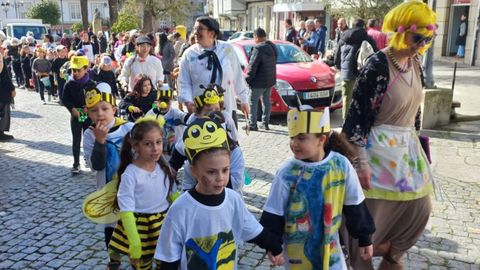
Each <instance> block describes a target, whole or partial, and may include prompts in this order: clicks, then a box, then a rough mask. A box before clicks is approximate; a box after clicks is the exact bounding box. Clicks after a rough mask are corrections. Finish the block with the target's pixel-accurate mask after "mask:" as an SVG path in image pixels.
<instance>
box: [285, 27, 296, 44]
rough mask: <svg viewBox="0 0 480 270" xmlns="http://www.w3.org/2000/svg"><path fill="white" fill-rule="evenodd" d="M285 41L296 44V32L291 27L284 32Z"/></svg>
mask: <svg viewBox="0 0 480 270" xmlns="http://www.w3.org/2000/svg"><path fill="white" fill-rule="evenodd" d="M285 40H286V41H290V42H292V43H295V44H297V31H296V30H295V28H293V27H291V28H290V29H288V30H286V32H285Z"/></svg>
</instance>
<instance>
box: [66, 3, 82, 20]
mask: <svg viewBox="0 0 480 270" xmlns="http://www.w3.org/2000/svg"><path fill="white" fill-rule="evenodd" d="M69 9H70V19H71V20H72V21H73V20H81V19H82V12H81V10H80V4H70V8H69Z"/></svg>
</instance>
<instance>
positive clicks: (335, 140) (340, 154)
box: [260, 107, 375, 269]
mask: <svg viewBox="0 0 480 270" xmlns="http://www.w3.org/2000/svg"><path fill="white" fill-rule="evenodd" d="M287 123H288V135H289V137H290V149H291V150H292V152H293V155H294V157H293V158H291V159H289V160H287V161H285V162H284V163H283V164H282V165H281V167H280V169H278V171H277V173H276V175H275V179H274V181H273V183H272V187H271V190H270V194H269V196H268V199H267V201H266V203H265V206H264V208H263V214H262V217H261V219H260V223H261V224H262V225H263V226H264V227H265V228H268V229H269V230H270V231H272V232H275V233H276V235H277V237H280V238H281V239H283V241H284V253H283V254H284V255H286V256H287V257H288V260H287V266H286V268H285V269H290V267H293V266H290V265H288V264H290V263H293V262H295V267H296V269H348V268H347V265H346V262H345V258H344V255H343V252H342V248H341V244H340V236H339V229H340V225H341V223H342V217H343V216H345V217H346V227H347V229H348V231H349V233H350V235H351V236H352V237H354V238H356V239H359V246H360V249H359V250H360V255H361V256H362V258H363V259H364V260H367V259H369V258H370V257H371V256H372V254H373V248H372V242H371V240H370V236H371V234H372V233H373V232H374V231H375V226H374V223H373V220H372V217H371V216H370V213H369V212H368V209H367V207H366V205H365V202H364V201H365V196H364V195H363V192H362V187H361V186H360V182H359V181H358V176H357V174H356V172H355V169H354V168H353V166H352V164H351V163H350V161H351V160H352V159H353V157H354V155H353V153H354V152H353V149H352V147H351V146H350V145H349V143H348V141H347V140H346V139H345V138H344V137H343V136H342V135H340V134H338V133H336V132H332V131H331V130H330V116H329V111H328V108H327V109H325V111H324V112H323V113H322V112H316V111H313V109H312V108H311V107H310V108H305V109H304V110H301V111H299V110H297V109H293V110H290V111H289V112H288V116H287Z"/></svg>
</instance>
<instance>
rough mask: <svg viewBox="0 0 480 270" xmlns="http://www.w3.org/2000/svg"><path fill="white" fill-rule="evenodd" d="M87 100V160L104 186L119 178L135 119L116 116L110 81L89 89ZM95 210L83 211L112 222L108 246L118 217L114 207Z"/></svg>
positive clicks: (98, 183)
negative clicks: (125, 144)
mask: <svg viewBox="0 0 480 270" xmlns="http://www.w3.org/2000/svg"><path fill="white" fill-rule="evenodd" d="M85 104H86V108H87V110H88V116H89V118H90V119H91V120H92V122H93V125H92V126H90V128H89V129H87V130H86V131H85V133H84V139H83V151H84V156H85V160H86V162H87V164H88V165H89V167H90V168H91V169H92V170H93V171H95V172H96V179H97V189H101V188H102V187H103V186H105V185H106V184H107V183H109V182H111V181H116V180H117V176H116V174H117V170H118V166H119V165H120V149H121V147H122V144H123V138H124V137H125V134H127V133H128V132H129V131H130V130H131V129H132V127H133V123H128V122H126V121H124V120H122V119H120V118H116V117H115V111H116V109H117V105H116V102H115V97H114V96H113V95H112V94H111V88H110V86H109V85H108V84H107V83H99V84H98V85H96V86H95V88H90V89H86V91H85ZM113 186H114V187H115V184H113ZM113 192H114V194H115V191H113ZM89 209H90V208H89ZM110 209H111V208H110ZM95 210H98V209H97V208H95V207H93V209H91V211H86V212H85V210H84V212H85V213H86V215H87V217H89V216H90V217H89V218H90V219H92V220H93V221H95V222H97V221H98V220H101V222H99V223H103V224H105V223H111V224H106V225H105V243H106V244H107V246H108V243H109V242H110V238H111V236H112V232H113V228H114V226H115V223H116V219H115V218H113V219H112V218H110V216H111V212H112V211H106V212H100V213H98V211H95ZM105 220H107V221H105Z"/></svg>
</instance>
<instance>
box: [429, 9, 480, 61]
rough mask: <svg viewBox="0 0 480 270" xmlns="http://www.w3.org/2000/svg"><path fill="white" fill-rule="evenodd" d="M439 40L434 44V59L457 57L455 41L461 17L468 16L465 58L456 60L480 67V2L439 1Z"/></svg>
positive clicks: (437, 10)
mask: <svg viewBox="0 0 480 270" xmlns="http://www.w3.org/2000/svg"><path fill="white" fill-rule="evenodd" d="M436 12H437V23H438V30H437V38H436V39H435V44H434V58H435V59H437V60H442V59H448V58H450V57H454V56H455V55H456V52H457V49H458V46H457V45H456V44H455V41H456V39H457V36H458V32H459V28H460V17H461V15H462V14H463V15H466V16H467V21H468V29H467V42H466V44H465V58H463V59H455V61H459V62H463V63H464V64H467V65H475V66H480V38H479V23H480V0H437V1H436Z"/></svg>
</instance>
